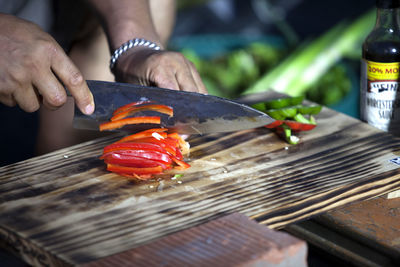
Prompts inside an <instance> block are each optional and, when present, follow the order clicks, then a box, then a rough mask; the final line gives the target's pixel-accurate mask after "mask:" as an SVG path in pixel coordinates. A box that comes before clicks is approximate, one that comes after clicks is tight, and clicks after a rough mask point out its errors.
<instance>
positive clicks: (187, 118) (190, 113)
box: [74, 81, 274, 134]
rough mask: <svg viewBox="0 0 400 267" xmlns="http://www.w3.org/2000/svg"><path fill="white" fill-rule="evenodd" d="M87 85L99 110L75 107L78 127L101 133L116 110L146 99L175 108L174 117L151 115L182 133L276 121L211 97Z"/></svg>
mask: <svg viewBox="0 0 400 267" xmlns="http://www.w3.org/2000/svg"><path fill="white" fill-rule="evenodd" d="M87 84H88V86H89V88H90V90H91V92H92V93H93V96H94V101H95V105H96V108H95V111H94V113H93V114H92V115H90V116H87V115H84V114H82V113H81V112H80V111H79V109H77V108H76V109H75V116H74V127H75V128H80V129H91V130H98V129H99V124H100V123H101V122H105V121H108V120H109V119H110V118H111V116H112V112H113V111H114V110H115V109H116V108H118V107H120V106H122V105H125V104H128V103H130V102H135V101H143V100H150V101H154V102H156V103H158V104H164V105H168V106H170V107H172V108H173V110H174V116H173V117H168V116H163V115H164V114H161V115H160V114H152V116H154V115H157V116H160V117H162V118H161V121H162V125H161V126H163V127H166V128H170V129H173V130H175V131H177V132H178V133H180V134H206V133H214V132H231V131H239V130H244V129H251V128H257V127H261V126H264V125H266V124H269V123H271V122H273V121H274V119H272V118H271V117H269V116H268V115H267V114H265V113H263V112H260V111H258V110H255V109H253V108H251V107H249V106H247V105H244V104H240V103H237V102H234V101H231V100H228V99H224V98H220V97H217V96H212V95H204V94H199V93H194V92H184V91H176V90H170V89H164V88H157V87H147V86H140V85H133V84H126V83H114V82H104V81H87ZM147 114H148V113H147ZM150 127H152V128H154V125H152V126H149V125H129V126H125V127H124V128H121V129H120V130H122V131H131V132H132V131H138V130H143V129H144V128H150Z"/></svg>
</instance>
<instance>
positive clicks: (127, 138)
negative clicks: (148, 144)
mask: <svg viewBox="0 0 400 267" xmlns="http://www.w3.org/2000/svg"><path fill="white" fill-rule="evenodd" d="M166 131H168V129H167V128H155V129H149V130H145V131H142V132H138V133H135V134H131V135H128V136H125V137H123V138H122V139H120V140H118V141H117V142H116V143H122V142H128V141H133V140H136V139H141V138H145V137H152V136H153V133H158V134H160V135H161V136H162V137H163V138H167V133H165V132H166Z"/></svg>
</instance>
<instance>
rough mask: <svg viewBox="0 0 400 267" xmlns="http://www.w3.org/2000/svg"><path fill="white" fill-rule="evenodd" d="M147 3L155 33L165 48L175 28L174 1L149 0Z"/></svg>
mask: <svg viewBox="0 0 400 267" xmlns="http://www.w3.org/2000/svg"><path fill="white" fill-rule="evenodd" d="M149 2H150V9H151V15H152V18H153V21H154V26H155V28H156V32H157V33H158V35H159V36H160V39H161V42H162V44H163V45H164V46H166V44H167V42H168V39H169V38H170V36H171V34H172V31H173V28H174V26H175V17H176V1H175V0H149Z"/></svg>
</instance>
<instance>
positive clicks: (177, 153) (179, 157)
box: [175, 147, 183, 160]
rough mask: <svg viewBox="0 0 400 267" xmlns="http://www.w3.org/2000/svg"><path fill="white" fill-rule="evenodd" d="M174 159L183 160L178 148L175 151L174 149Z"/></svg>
mask: <svg viewBox="0 0 400 267" xmlns="http://www.w3.org/2000/svg"><path fill="white" fill-rule="evenodd" d="M175 151H176V152H175V157H176V158H177V159H179V160H183V155H182V152H181V150H180V149H179V147H177V148H176V149H175Z"/></svg>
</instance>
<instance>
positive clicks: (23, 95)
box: [0, 13, 94, 114]
mask: <svg viewBox="0 0 400 267" xmlns="http://www.w3.org/2000/svg"><path fill="white" fill-rule="evenodd" d="M64 85H65V87H66V88H68V90H69V91H70V93H71V94H72V96H73V97H74V98H75V103H76V104H77V106H78V107H79V109H80V110H81V111H82V112H83V113H85V114H91V113H92V112H93V110H94V102H93V96H92V94H91V92H90V90H89V88H88V87H87V85H86V82H85V80H84V79H83V77H82V74H81V73H80V72H79V70H78V69H77V67H76V66H75V65H74V64H73V63H72V61H71V60H70V59H69V58H68V56H67V55H66V54H65V52H64V51H63V49H62V48H61V47H60V46H59V45H58V44H57V42H56V41H55V40H54V39H53V38H52V37H51V36H50V35H49V34H47V33H46V32H44V31H43V30H41V29H40V28H39V27H38V26H37V25H35V24H33V23H31V22H28V21H25V20H22V19H18V18H16V17H14V16H10V15H6V14H1V13H0V102H2V103H3V104H5V105H7V106H15V105H16V104H18V105H19V106H20V108H21V109H23V110H25V111H27V112H34V111H36V110H38V109H39V107H40V105H41V104H44V105H45V106H46V107H48V108H50V109H57V108H59V107H60V106H62V105H63V104H64V103H65V102H66V100H67V95H66V92H65V89H64Z"/></svg>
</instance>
